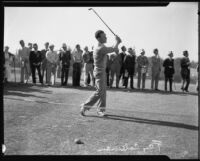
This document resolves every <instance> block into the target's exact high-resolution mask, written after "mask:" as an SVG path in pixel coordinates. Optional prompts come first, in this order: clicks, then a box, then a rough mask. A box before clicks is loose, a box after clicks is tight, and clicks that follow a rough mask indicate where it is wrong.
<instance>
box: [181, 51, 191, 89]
mask: <svg viewBox="0 0 200 161" xmlns="http://www.w3.org/2000/svg"><path fill="white" fill-rule="evenodd" d="M183 55H184V57H183V58H182V59H181V64H180V65H181V77H182V79H183V82H182V87H181V89H182V91H183V92H184V91H186V92H189V91H188V87H189V84H190V68H189V66H190V59H189V58H188V51H187V50H185V51H183ZM185 83H186V85H185ZM184 85H185V87H184Z"/></svg>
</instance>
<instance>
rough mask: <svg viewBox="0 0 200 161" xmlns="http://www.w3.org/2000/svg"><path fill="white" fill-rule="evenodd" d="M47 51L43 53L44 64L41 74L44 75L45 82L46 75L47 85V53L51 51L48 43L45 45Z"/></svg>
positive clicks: (44, 50)
mask: <svg viewBox="0 0 200 161" xmlns="http://www.w3.org/2000/svg"><path fill="white" fill-rule="evenodd" d="M44 46H45V49H43V50H42V51H41V55H42V64H41V74H42V80H43V81H44V75H45V80H46V83H47V59H46V53H47V51H49V42H46V43H45V44H44Z"/></svg>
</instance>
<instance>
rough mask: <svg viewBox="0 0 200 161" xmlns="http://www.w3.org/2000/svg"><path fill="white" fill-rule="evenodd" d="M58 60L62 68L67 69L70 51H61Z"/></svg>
mask: <svg viewBox="0 0 200 161" xmlns="http://www.w3.org/2000/svg"><path fill="white" fill-rule="evenodd" d="M59 60H60V62H61V65H62V66H65V67H69V66H70V60H71V52H70V51H61V52H60V53H59Z"/></svg>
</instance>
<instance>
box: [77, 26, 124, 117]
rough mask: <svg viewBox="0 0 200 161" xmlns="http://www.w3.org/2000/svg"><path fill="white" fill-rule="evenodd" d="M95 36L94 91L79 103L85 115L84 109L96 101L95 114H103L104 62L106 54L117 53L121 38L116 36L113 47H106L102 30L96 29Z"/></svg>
mask: <svg viewBox="0 0 200 161" xmlns="http://www.w3.org/2000/svg"><path fill="white" fill-rule="evenodd" d="M95 38H96V39H97V41H98V45H97V47H96V49H95V50H94V55H93V57H94V76H95V85H96V91H95V92H94V93H93V94H92V95H91V97H89V98H88V100H86V102H85V103H83V104H81V115H82V116H84V115H85V111H86V110H89V109H90V108H91V107H92V106H93V105H94V104H96V103H97V107H98V109H97V114H98V115H99V116H101V117H103V116H105V110H106V63H107V54H109V53H112V52H116V53H117V54H118V52H119V49H118V45H119V44H120V43H121V39H120V38H119V37H118V36H116V37H115V39H116V43H115V45H114V47H106V46H105V45H104V44H105V43H106V42H107V37H106V34H105V33H104V31H102V30H98V31H97V32H96V33H95Z"/></svg>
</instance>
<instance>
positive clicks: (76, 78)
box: [72, 63, 81, 86]
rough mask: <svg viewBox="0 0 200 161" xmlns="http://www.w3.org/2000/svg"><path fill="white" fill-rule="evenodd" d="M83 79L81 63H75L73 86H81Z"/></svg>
mask: <svg viewBox="0 0 200 161" xmlns="http://www.w3.org/2000/svg"><path fill="white" fill-rule="evenodd" d="M80 80H81V63H74V64H73V83H72V84H73V86H80Z"/></svg>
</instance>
